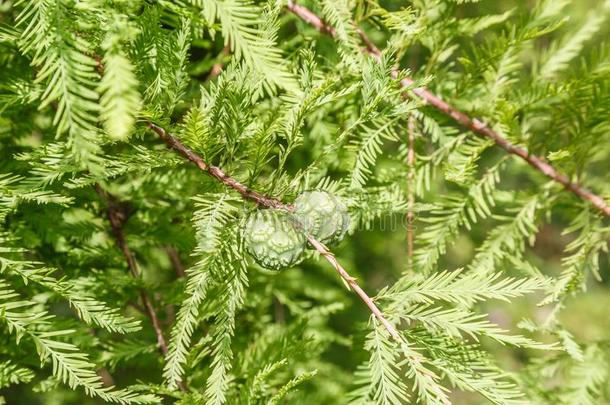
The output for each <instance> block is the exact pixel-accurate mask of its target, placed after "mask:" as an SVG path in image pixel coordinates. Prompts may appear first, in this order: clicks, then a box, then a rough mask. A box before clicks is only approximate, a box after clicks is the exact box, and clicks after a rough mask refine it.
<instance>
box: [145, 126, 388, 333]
mask: <svg viewBox="0 0 610 405" xmlns="http://www.w3.org/2000/svg"><path fill="white" fill-rule="evenodd" d="M148 127H149V128H150V129H152V130H153V131H154V132H155V133H156V134H157V135H159V137H160V138H161V139H162V140H164V141H165V143H166V144H167V145H168V146H169V147H170V148H172V149H173V150H175V151H176V152H178V153H179V154H181V155H182V156H184V157H185V158H186V159H188V160H189V161H191V162H192V163H194V164H195V165H196V166H197V167H198V168H199V169H201V170H203V171H204V172H207V173H209V174H210V175H211V176H212V177H214V178H215V179H217V180H218V181H220V182H221V183H223V184H225V185H226V186H228V187H230V188H232V189H234V190H235V191H237V192H238V193H239V194H240V195H241V196H242V197H243V198H244V199H248V200H252V201H255V202H256V203H258V204H259V205H262V206H264V207H266V208H280V209H284V210H288V211H290V210H291V209H292V206H291V205H289V204H285V203H283V202H282V201H280V200H277V199H275V198H272V197H268V196H265V195H262V194H260V193H259V192H257V191H254V190H251V189H249V188H248V187H246V186H244V185H243V184H241V183H240V182H238V181H237V180H236V179H234V178H232V177H230V176H229V175H227V174H226V173H225V172H223V171H222V169H220V168H219V167H216V166H214V165H210V164H208V163H206V162H205V161H204V160H203V159H202V158H201V156H199V155H197V154H196V153H195V152H193V151H192V150H190V149H189V148H187V147H186V146H185V145H183V144H182V142H180V141H179V140H178V139H177V138H175V137H174V136H172V135H171V134H169V133H168V132H167V131H165V129H163V128H161V127H160V126H158V125H156V124H153V123H151V122H149V123H148ZM307 240H308V241H309V243H310V244H311V245H312V246H313V247H314V248H315V249H316V250H317V251H318V253H320V254H321V255H322V256H324V258H325V259H326V260H327V261H328V262H329V263H330V264H331V265H332V266H333V268H334V269H335V270H336V271H337V273H339V275H340V276H341V278H342V279H343V280H344V281H345V282H346V283H347V284H348V285H349V286H350V287H351V288H352V289H353V290H354V292H355V293H356V294H357V295H358V296H359V297H360V299H361V300H362V301H363V302H364V303H365V304H366V306H367V307H369V309H370V310H371V312H372V313H373V314H374V315H375V316H376V317H377V319H379V321H380V322H381V323H382V324H383V326H384V327H385V328H386V329H387V331H388V332H389V333H390V335H391V336H392V337H393V338H394V339H396V340H400V335H399V334H398V332H397V331H396V328H395V327H394V326H393V325H392V324H391V323H390V322H389V321H388V320H387V319H386V318H385V317H384V315H383V313H382V312H381V310H380V309H379V308H378V307H377V305H375V303H374V302H373V300H372V299H371V297H369V296H368V295H367V294H366V292H365V291H364V290H363V289H362V288H360V286H359V285H358V283H357V282H356V279H355V278H354V277H352V276H350V275H349V274H348V273H347V271H345V269H344V268H343V266H341V265H340V264H339V262H338V261H337V259H336V258H335V256H334V255H333V254H332V252H330V251H329V250H328V248H326V247H325V246H324V245H323V244H322V243H320V242H319V241H317V240H316V239H315V238H313V237H312V236H311V235H307Z"/></svg>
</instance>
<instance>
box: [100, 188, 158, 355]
mask: <svg viewBox="0 0 610 405" xmlns="http://www.w3.org/2000/svg"><path fill="white" fill-rule="evenodd" d="M95 191H96V192H97V193H98V195H99V196H100V197H101V198H102V199H103V200H104V202H105V203H106V205H107V216H108V221H109V222H110V226H111V228H112V233H113V235H114V238H115V240H116V243H117V246H118V247H119V249H120V250H121V252H122V253H123V256H125V260H127V267H128V268H129V272H130V273H131V275H132V276H133V277H134V278H136V279H137V278H140V268H139V267H138V263H137V262H136V259H135V257H134V255H133V253H132V252H131V249H130V248H129V245H128V244H127V240H126V239H125V233H124V232H123V225H124V224H125V222H126V221H127V218H128V210H127V208H126V206H125V204H122V203H121V202H120V201H118V200H117V198H116V197H114V196H113V195H112V194H110V193H108V192H107V191H106V190H104V189H103V188H102V187H101V186H100V185H99V184H96V185H95ZM140 299H141V300H142V303H143V304H144V308H145V310H146V314H147V315H148V317H149V318H150V321H151V323H152V326H153V329H154V331H155V335H156V336H157V346H158V347H159V350H160V351H161V353H162V354H163V356H165V355H167V343H166V342H165V338H164V337H163V330H162V328H161V323H160V322H159V318H158V317H157V312H156V311H155V308H154V306H153V303H152V301H151V299H150V297H149V296H148V294H147V293H146V291H144V290H142V289H141V290H140Z"/></svg>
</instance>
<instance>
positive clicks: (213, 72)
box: [205, 45, 231, 82]
mask: <svg viewBox="0 0 610 405" xmlns="http://www.w3.org/2000/svg"><path fill="white" fill-rule="evenodd" d="M230 53H231V48H230V47H229V45H225V47H224V48H222V52H221V53H220V55H218V58H217V62H216V63H214V64H213V65H212V69H210V72H209V73H208V75H207V76H206V78H205V81H206V82H209V81H210V80H214V79H215V78H216V77H217V76H218V75H219V74H220V72H222V68H223V67H224V65H225V63H224V58H226V57H227V56H228V55H230Z"/></svg>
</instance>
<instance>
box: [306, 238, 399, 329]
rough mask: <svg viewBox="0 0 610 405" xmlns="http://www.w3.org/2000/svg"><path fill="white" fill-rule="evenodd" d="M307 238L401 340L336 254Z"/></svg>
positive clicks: (380, 320)
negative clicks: (340, 262)
mask: <svg viewBox="0 0 610 405" xmlns="http://www.w3.org/2000/svg"><path fill="white" fill-rule="evenodd" d="M307 240H308V241H309V243H310V244H311V246H313V247H314V248H315V249H316V250H317V251H318V252H319V253H320V254H321V255H322V256H324V257H325V258H326V260H328V262H329V263H330V264H332V265H333V267H334V268H335V270H337V273H339V275H340V276H341V277H342V278H343V279H344V280H345V281H346V282H347V283H348V284H349V286H350V287H351V288H352V290H354V292H355V293H356V294H358V296H359V297H360V299H361V300H362V301H363V302H364V303H365V304H366V306H367V307H369V309H370V310H371V312H372V313H373V314H374V315H375V316H376V317H377V319H379V322H381V323H382V324H383V326H385V328H386V329H387V330H388V332H390V335H392V337H393V338H394V339H396V340H397V341H400V335H399V334H398V331H397V330H396V329H395V328H394V326H393V325H392V324H391V323H390V322H388V320H387V319H385V317H384V316H383V313H382V312H381V310H380V309H379V308H378V307H377V305H375V303H374V302H373V300H372V299H371V297H369V296H368V295H367V294H366V293H365V292H364V290H363V289H362V288H360V286H359V285H358V283H356V279H355V278H354V277H352V276H350V275H349V274H348V273H347V271H345V269H344V268H343V266H341V264H339V262H338V261H337V259H336V258H335V255H334V254H332V252H330V251H329V250H328V249H327V248H326V247H325V246H324V245H323V244H321V243H320V242H318V241H317V240H315V239H314V238H313V237H312V236H311V235H307Z"/></svg>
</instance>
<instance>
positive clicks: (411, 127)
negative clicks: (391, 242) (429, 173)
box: [407, 114, 415, 270]
mask: <svg viewBox="0 0 610 405" xmlns="http://www.w3.org/2000/svg"><path fill="white" fill-rule="evenodd" d="M407 126H408V128H407V131H408V133H409V138H408V142H407V166H408V168H409V174H408V175H407V187H408V190H407V192H408V193H409V197H408V201H407V205H408V206H407V262H408V266H409V269H410V270H411V269H412V268H413V219H414V214H413V205H414V204H415V190H413V187H414V185H415V184H414V180H415V117H414V116H413V114H411V115H410V116H409V122H408V124H407Z"/></svg>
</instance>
